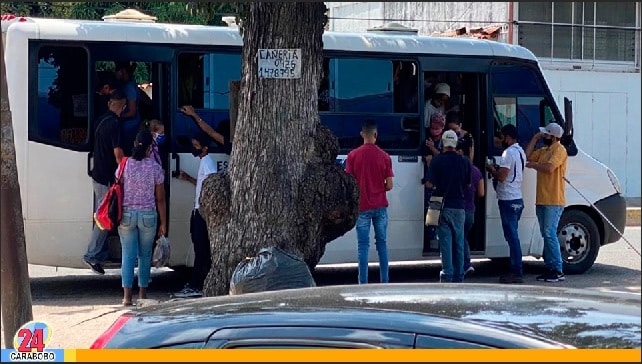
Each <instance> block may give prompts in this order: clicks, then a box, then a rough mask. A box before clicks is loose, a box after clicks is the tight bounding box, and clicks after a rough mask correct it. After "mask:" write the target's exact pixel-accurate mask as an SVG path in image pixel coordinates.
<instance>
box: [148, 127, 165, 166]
mask: <svg viewBox="0 0 642 364" xmlns="http://www.w3.org/2000/svg"><path fill="white" fill-rule="evenodd" d="M149 131H150V133H152V136H153V137H154V143H153V144H152V159H153V160H155V161H156V162H157V163H158V164H159V165H161V167H162V165H163V164H162V163H161V157H160V153H159V151H158V147H159V146H161V145H163V144H164V143H165V125H163V122H162V121H160V120H158V119H152V120H150V121H149Z"/></svg>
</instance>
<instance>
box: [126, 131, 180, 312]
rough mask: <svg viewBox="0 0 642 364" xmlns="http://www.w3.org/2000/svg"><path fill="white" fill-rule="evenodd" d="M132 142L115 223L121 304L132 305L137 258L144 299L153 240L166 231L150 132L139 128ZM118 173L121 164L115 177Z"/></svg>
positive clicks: (162, 179) (161, 177) (162, 181)
mask: <svg viewBox="0 0 642 364" xmlns="http://www.w3.org/2000/svg"><path fill="white" fill-rule="evenodd" d="M134 143H135V145H134V147H133V148H132V156H131V158H128V159H127V160H126V161H125V164H124V166H123V168H124V170H123V174H122V176H123V217H122V220H121V222H120V225H119V226H118V235H119V236H120V244H121V246H122V264H121V269H120V271H121V281H122V287H123V306H131V305H132V286H133V282H134V265H135V263H136V259H138V298H139V299H146V298H147V286H148V285H149V276H150V274H151V262H152V248H153V247H154V240H155V238H156V234H157V233H158V236H164V235H165V233H166V232H167V222H166V216H167V215H166V205H165V174H164V173H163V170H162V169H161V166H160V165H159V164H158V163H156V162H154V161H153V160H152V158H150V157H151V154H152V144H153V143H154V138H153V136H152V134H151V133H150V132H149V131H147V130H141V131H140V132H139V133H138V134H137V135H136V139H135V142H134ZM119 173H120V166H118V168H117V170H116V172H115V174H114V176H117V175H118V174H119ZM159 220H160V222H159Z"/></svg>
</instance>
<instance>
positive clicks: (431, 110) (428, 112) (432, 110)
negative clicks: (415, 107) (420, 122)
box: [424, 101, 446, 128]
mask: <svg viewBox="0 0 642 364" xmlns="http://www.w3.org/2000/svg"><path fill="white" fill-rule="evenodd" d="M437 112H440V113H442V114H444V117H445V116H446V108H445V107H444V105H441V106H439V107H437V106H435V105H433V104H432V102H431V101H428V102H426V107H425V108H424V115H425V116H426V119H424V128H430V118H431V117H432V114H436V113H437Z"/></svg>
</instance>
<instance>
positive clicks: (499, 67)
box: [486, 62, 546, 258]
mask: <svg viewBox="0 0 642 364" xmlns="http://www.w3.org/2000/svg"><path fill="white" fill-rule="evenodd" d="M489 86H490V87H489V106H488V109H489V110H488V112H489V116H488V118H489V120H490V121H491V122H489V125H488V127H489V138H488V139H487V140H488V151H489V153H488V154H487V156H488V157H489V158H491V159H494V160H495V161H496V162H497V161H499V160H500V159H501V155H502V152H503V150H504V148H503V147H502V144H501V139H500V129H501V128H502V126H504V125H507V124H512V125H515V126H516V127H517V132H518V142H519V144H520V146H521V147H522V148H523V149H524V150H525V149H526V146H527V145H528V143H529V141H530V140H531V138H532V137H533V135H534V134H535V133H537V132H538V127H539V126H540V124H541V121H540V104H541V103H542V101H543V100H545V99H546V92H545V88H544V86H543V84H542V83H541V81H540V79H539V77H538V71H537V68H533V67H530V66H527V65H523V64H518V63H513V62H497V63H495V64H493V66H492V67H491V73H490V85H489ZM525 162H526V161H524V163H525ZM519 167H520V168H521V166H519ZM510 177H511V176H509V178H510ZM487 184H488V188H487V189H486V191H487V201H486V202H487V203H486V208H487V224H488V228H487V230H486V256H487V257H489V258H493V257H498V258H500V257H509V256H510V250H509V248H508V244H507V243H506V239H505V238H504V235H503V230H502V226H501V219H500V215H499V207H498V205H497V194H496V192H495V189H494V188H493V184H492V179H490V178H488V179H487ZM535 187H536V173H535V171H534V170H533V169H530V168H524V170H523V180H522V198H523V200H524V210H523V212H522V216H521V219H520V221H519V225H518V226H519V227H518V233H519V238H520V245H521V248H522V254H523V255H529V254H531V253H534V254H535V255H537V252H538V251H539V253H541V250H542V243H543V240H542V238H541V234H540V233H539V225H538V223H537V217H536V215H535Z"/></svg>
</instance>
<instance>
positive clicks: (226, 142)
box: [180, 105, 232, 155]
mask: <svg viewBox="0 0 642 364" xmlns="http://www.w3.org/2000/svg"><path fill="white" fill-rule="evenodd" d="M180 111H181V112H182V113H183V114H185V115H187V116H189V117H191V118H192V119H194V122H195V123H196V125H198V127H199V128H201V130H202V131H203V132H204V133H205V134H207V135H209V137H210V138H212V139H213V140H214V141H215V142H216V143H217V144H218V145H219V146H220V147H221V148H223V153H225V154H228V155H229V154H230V153H231V152H232V142H231V140H230V121H229V120H227V119H226V120H221V121H220V122H219V123H218V124H219V125H218V127H217V130H214V128H212V127H211V126H210V125H209V124H208V123H206V122H205V120H203V118H201V117H200V116H199V115H198V114H197V113H196V111H195V110H194V108H193V107H192V106H190V105H185V106H183V107H181V108H180Z"/></svg>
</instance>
